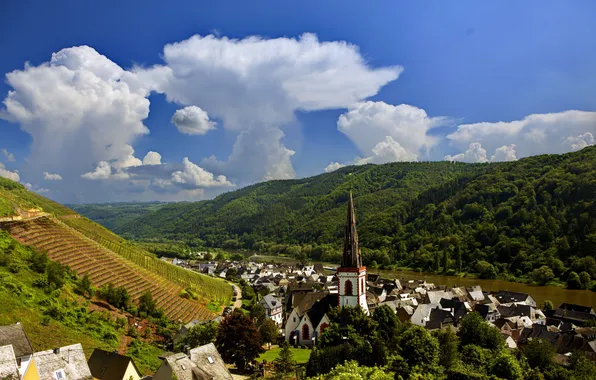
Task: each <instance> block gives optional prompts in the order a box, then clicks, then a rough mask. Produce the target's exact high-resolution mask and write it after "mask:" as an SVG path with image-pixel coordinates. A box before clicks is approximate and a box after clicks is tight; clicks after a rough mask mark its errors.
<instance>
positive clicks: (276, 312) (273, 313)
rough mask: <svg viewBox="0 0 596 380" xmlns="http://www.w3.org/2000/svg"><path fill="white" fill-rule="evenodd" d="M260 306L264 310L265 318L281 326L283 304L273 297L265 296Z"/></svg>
mask: <svg viewBox="0 0 596 380" xmlns="http://www.w3.org/2000/svg"><path fill="white" fill-rule="evenodd" d="M260 304H261V305H262V306H263V308H264V309H265V315H266V316H267V318H269V319H271V320H272V321H273V322H275V323H276V324H277V325H281V323H282V322H283V304H282V303H281V301H280V300H279V299H277V298H275V297H274V296H273V295H271V294H267V295H266V296H263V299H261V301H260Z"/></svg>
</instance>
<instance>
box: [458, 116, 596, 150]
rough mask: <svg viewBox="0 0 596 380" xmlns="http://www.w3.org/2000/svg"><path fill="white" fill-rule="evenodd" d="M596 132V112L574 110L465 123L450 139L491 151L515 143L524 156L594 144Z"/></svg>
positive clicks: (462, 144) (460, 146) (461, 146)
mask: <svg viewBox="0 0 596 380" xmlns="http://www.w3.org/2000/svg"><path fill="white" fill-rule="evenodd" d="M595 133H596V112H584V111H574V110H571V111H565V112H559V113H549V114H533V115H529V116H526V117H525V118H523V119H522V120H516V121H511V122H497V123H488V122H485V123H476V124H464V125H460V126H458V127H457V130H456V131H455V132H453V133H451V134H449V135H448V136H447V139H448V140H449V141H450V142H451V144H452V145H453V146H455V147H458V148H461V149H463V148H464V147H466V146H468V145H469V144H470V143H472V142H477V143H480V144H482V146H483V147H484V148H485V149H486V150H488V151H496V150H497V149H499V148H502V147H503V146H510V145H511V144H515V151H516V157H517V158H521V157H527V156H533V155H537V154H544V153H565V152H569V151H570V150H578V149H581V148H582V147H585V146H587V145H590V144H593V143H594V137H593V135H594V134H595ZM496 155H497V156H498V154H497V153H496ZM509 157H511V156H509Z"/></svg>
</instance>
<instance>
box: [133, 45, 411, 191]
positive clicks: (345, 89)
mask: <svg viewBox="0 0 596 380" xmlns="http://www.w3.org/2000/svg"><path fill="white" fill-rule="evenodd" d="M163 58H164V61H165V63H164V64H163V65H157V66H154V67H151V68H148V69H143V68H137V69H136V70H135V75H136V77H137V78H138V80H139V81H140V82H142V83H144V84H147V86H148V87H149V88H151V89H152V90H154V91H157V92H159V93H164V94H165V95H166V98H167V99H168V100H169V101H171V102H175V103H178V104H181V105H185V106H198V105H200V107H201V108H200V109H201V110H204V111H205V112H208V114H209V115H212V116H214V117H216V118H219V119H221V120H222V122H223V123H222V125H223V127H224V128H225V129H227V130H229V131H235V132H237V133H238V134H237V139H236V143H235V144H234V147H233V152H232V154H231V156H230V157H228V159H227V161H219V160H217V159H216V158H215V157H210V158H209V159H207V160H203V162H202V163H201V164H202V165H205V166H206V165H210V167H211V168H213V169H216V168H217V169H219V170H221V171H220V172H221V173H224V174H226V176H228V177H231V178H234V179H235V180H239V181H240V182H243V183H248V182H254V181H258V180H263V179H280V178H293V177H294V176H295V174H294V169H293V167H292V163H291V160H290V157H291V155H292V154H293V153H294V152H293V151H292V150H291V149H288V148H286V147H285V146H284V144H283V143H282V141H281V138H282V137H283V136H284V134H283V132H282V131H281V129H280V128H281V127H282V126H283V125H285V124H287V123H290V122H292V121H294V113H295V112H296V111H297V110H306V111H315V110H323V109H334V108H345V107H348V106H349V105H351V104H353V103H355V102H358V101H361V100H363V99H365V98H367V97H369V96H373V95H375V94H376V93H377V92H378V91H379V89H380V88H381V87H382V86H384V85H386V84H387V83H389V82H391V81H393V80H395V79H396V78H397V77H398V76H399V74H400V73H401V71H402V68H401V67H399V66H393V67H383V68H372V67H370V66H369V65H368V63H367V62H366V61H365V59H364V58H363V56H362V55H361V54H360V52H359V50H358V47H357V46H355V45H352V44H349V43H346V42H343V41H332V42H323V41H319V40H318V39H317V37H316V36H315V35H314V34H304V35H302V36H301V37H300V38H297V39H294V38H275V39H266V38H261V37H255V36H253V37H247V38H244V39H241V40H236V39H229V38H226V37H217V36H213V35H209V36H198V35H195V36H193V37H191V38H189V39H187V40H184V41H181V42H178V43H174V44H169V45H166V46H165V48H164V52H163ZM141 87H142V86H141ZM204 120H205V118H203V121H204ZM203 129H204V128H203ZM199 130H201V129H199ZM255 143H256V144H257V145H259V146H260V147H262V149H263V151H262V152H259V154H257V155H255V156H251V155H248V154H245V152H247V151H253V147H252V145H253V144H255ZM265 145H268V146H267V147H266V146H265ZM266 155H269V156H268V157H265V156H266ZM263 164H264V165H263Z"/></svg>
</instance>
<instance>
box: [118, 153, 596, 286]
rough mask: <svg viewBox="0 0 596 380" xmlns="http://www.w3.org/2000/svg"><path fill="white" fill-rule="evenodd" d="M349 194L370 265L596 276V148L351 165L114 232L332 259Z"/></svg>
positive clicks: (160, 213)
mask: <svg viewBox="0 0 596 380" xmlns="http://www.w3.org/2000/svg"><path fill="white" fill-rule="evenodd" d="M350 189H351V190H352V191H353V193H354V202H355V206H356V214H357V221H358V231H359V234H360V243H361V246H362V247H363V251H364V255H365V262H366V263H368V265H371V264H373V265H374V263H373V261H374V262H376V263H377V264H380V265H384V266H388V265H391V264H399V265H405V266H410V267H414V268H420V269H424V270H433V269H434V270H438V269H439V267H441V268H442V267H444V265H443V264H444V262H445V259H446V263H447V267H446V269H455V270H458V271H459V270H465V269H467V270H471V271H477V270H479V269H477V263H478V261H482V260H484V261H488V262H492V263H495V266H496V271H497V272H501V273H503V274H512V275H516V276H521V275H524V274H528V273H529V272H531V271H532V270H533V269H534V268H537V267H540V266H542V265H547V266H550V267H552V268H554V269H555V275H560V276H564V275H566V273H567V271H568V269H569V268H573V269H576V270H581V271H584V270H587V271H588V272H589V273H590V275H592V276H595V277H596V261H594V259H593V256H594V255H595V254H596V203H595V197H596V147H588V148H585V149H583V150H582V151H579V152H574V153H568V154H563V155H541V156H535V157H529V158H525V159H521V160H518V161H515V162H503V163H492V164H464V163H449V162H423V163H390V164H385V165H364V166H351V167H344V168H341V169H339V170H337V171H335V172H332V173H326V174H321V175H318V176H315V177H310V178H304V179H298V180H285V181H269V182H263V183H259V184H256V185H253V186H249V187H246V188H243V189H239V190H237V191H233V192H230V193H226V194H223V195H220V196H219V197H217V198H215V199H214V200H210V201H202V202H195V203H177V204H169V205H166V206H163V207H161V208H159V209H158V210H156V211H153V212H151V213H149V214H147V215H144V216H142V217H140V218H137V219H135V220H134V221H131V222H128V223H126V224H124V225H122V226H121V227H119V228H118V229H117V230H116V232H118V233H120V234H122V235H124V236H127V237H131V238H135V239H149V238H167V239H171V240H186V241H193V240H194V241H195V242H196V240H197V239H201V240H202V241H203V242H204V243H205V244H206V245H208V246H217V247H229V248H235V247H244V248H249V249H258V250H263V249H265V248H271V245H272V244H289V245H292V244H299V245H302V250H303V251H305V252H307V253H308V254H310V255H311V256H312V257H313V258H315V259H319V258H321V255H323V257H322V258H323V259H334V258H335V259H336V258H337V254H339V244H340V243H341V238H342V233H343V230H342V228H343V223H344V219H345V205H346V201H347V197H348V191H349V190H350ZM313 246H314V248H313ZM278 249H279V247H278ZM282 249H283V247H282ZM292 249H294V251H295V248H292ZM294 251H292V252H294ZM445 256H446V257H445ZM586 257H588V259H585V258H586ZM556 260H560V261H556ZM585 268H588V269H585Z"/></svg>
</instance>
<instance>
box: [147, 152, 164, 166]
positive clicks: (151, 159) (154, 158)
mask: <svg viewBox="0 0 596 380" xmlns="http://www.w3.org/2000/svg"><path fill="white" fill-rule="evenodd" d="M143 165H161V154H159V153H157V152H147V154H146V155H145V157H144V158H143Z"/></svg>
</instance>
